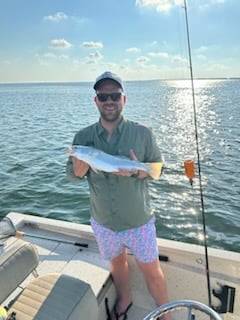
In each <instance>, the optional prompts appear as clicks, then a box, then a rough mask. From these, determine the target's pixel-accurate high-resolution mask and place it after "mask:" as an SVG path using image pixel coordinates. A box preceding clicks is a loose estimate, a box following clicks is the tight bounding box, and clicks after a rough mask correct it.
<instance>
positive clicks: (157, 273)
mask: <svg viewBox="0 0 240 320" xmlns="http://www.w3.org/2000/svg"><path fill="white" fill-rule="evenodd" d="M137 263H138V266H139V268H140V270H141V271H142V272H143V275H144V277H145V280H146V283H147V287H148V290H149V292H150V293H151V295H152V297H153V298H154V300H155V302H156V304H157V305H159V306H160V305H162V304H165V303H168V302H169V299H168V290H167V284H166V280H165V277H164V274H163V271H162V268H161V266H160V263H159V260H158V259H157V260H155V261H153V262H147V263H144V262H140V261H137ZM163 319H165V320H169V319H171V317H170V315H169V314H166V315H164V317H163Z"/></svg>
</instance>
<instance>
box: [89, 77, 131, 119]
mask: <svg viewBox="0 0 240 320" xmlns="http://www.w3.org/2000/svg"><path fill="white" fill-rule="evenodd" d="M96 93H97V95H96V97H95V99H94V100H95V103H96V105H97V107H98V110H99V112H100V115H101V117H102V119H103V120H105V121H108V122H115V121H117V120H118V119H119V118H120V117H121V114H122V111H123V108H124V105H125V102H126V96H125V95H124V94H123V92H122V89H121V88H120V87H119V85H118V84H117V83H116V82H115V81H112V80H105V81H104V82H103V83H102V84H101V86H100V87H99V88H98V89H97V92H96Z"/></svg>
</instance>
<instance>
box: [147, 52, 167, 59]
mask: <svg viewBox="0 0 240 320" xmlns="http://www.w3.org/2000/svg"><path fill="white" fill-rule="evenodd" d="M148 55H149V56H150V57H154V58H164V59H167V58H169V54H168V53H167V52H149V53H148Z"/></svg>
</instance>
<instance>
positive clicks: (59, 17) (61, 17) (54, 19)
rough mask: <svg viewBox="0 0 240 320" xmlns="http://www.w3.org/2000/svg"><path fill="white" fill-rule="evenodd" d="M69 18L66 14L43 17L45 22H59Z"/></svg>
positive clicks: (60, 13) (59, 13) (58, 13)
mask: <svg viewBox="0 0 240 320" xmlns="http://www.w3.org/2000/svg"><path fill="white" fill-rule="evenodd" d="M67 19H68V16H67V15H66V14H65V13H64V12H57V13H55V14H53V15H49V16H45V17H43V20H46V21H51V22H59V21H61V20H67Z"/></svg>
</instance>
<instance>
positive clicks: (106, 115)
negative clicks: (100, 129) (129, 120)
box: [100, 108, 122, 122]
mask: <svg viewBox="0 0 240 320" xmlns="http://www.w3.org/2000/svg"><path fill="white" fill-rule="evenodd" d="M121 113H122V109H119V108H117V109H114V110H111V111H109V110H102V111H101V112H100V115H101V117H102V119H103V120H105V121H107V122H115V121H117V120H118V119H120V118H121Z"/></svg>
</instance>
